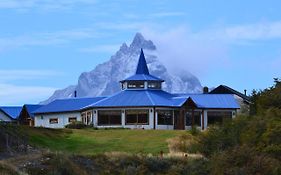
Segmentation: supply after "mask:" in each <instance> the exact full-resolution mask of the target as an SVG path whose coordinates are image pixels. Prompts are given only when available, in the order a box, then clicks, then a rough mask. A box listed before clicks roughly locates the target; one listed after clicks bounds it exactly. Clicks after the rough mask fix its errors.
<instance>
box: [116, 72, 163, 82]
mask: <svg viewBox="0 0 281 175" xmlns="http://www.w3.org/2000/svg"><path fill="white" fill-rule="evenodd" d="M124 81H162V82H163V81H164V80H162V79H160V78H157V77H155V76H153V75H146V74H135V75H133V76H130V77H128V78H126V79H125V80H122V81H121V82H124Z"/></svg>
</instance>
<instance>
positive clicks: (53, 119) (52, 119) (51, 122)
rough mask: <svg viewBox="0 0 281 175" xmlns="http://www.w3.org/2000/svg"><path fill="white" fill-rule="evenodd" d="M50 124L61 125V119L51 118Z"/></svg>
mask: <svg viewBox="0 0 281 175" xmlns="http://www.w3.org/2000/svg"><path fill="white" fill-rule="evenodd" d="M49 123H50V124H57V123H59V119H58V118H50V120H49Z"/></svg>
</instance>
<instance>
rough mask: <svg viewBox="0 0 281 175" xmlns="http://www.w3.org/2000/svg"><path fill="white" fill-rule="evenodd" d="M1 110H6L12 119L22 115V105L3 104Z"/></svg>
mask: <svg viewBox="0 0 281 175" xmlns="http://www.w3.org/2000/svg"><path fill="white" fill-rule="evenodd" d="M0 110H1V111H2V112H4V113H5V114H6V115H7V116H9V117H10V118H11V119H14V120H15V119H17V118H18V117H19V115H20V112H21V110H22V107H20V106H1V107H0Z"/></svg>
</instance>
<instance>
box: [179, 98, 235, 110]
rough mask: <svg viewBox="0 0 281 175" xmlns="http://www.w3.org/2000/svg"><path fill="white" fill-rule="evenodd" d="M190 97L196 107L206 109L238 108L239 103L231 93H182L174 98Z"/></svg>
mask: <svg viewBox="0 0 281 175" xmlns="http://www.w3.org/2000/svg"><path fill="white" fill-rule="evenodd" d="M184 97H190V99H191V100H192V101H193V102H194V103H195V104H196V106H197V108H208V109H223V108H225V109H238V108H240V106H239V104H238V103H237V101H236V100H235V98H234V96H233V95H231V94H186V95H184V94H182V95H177V97H176V98H184Z"/></svg>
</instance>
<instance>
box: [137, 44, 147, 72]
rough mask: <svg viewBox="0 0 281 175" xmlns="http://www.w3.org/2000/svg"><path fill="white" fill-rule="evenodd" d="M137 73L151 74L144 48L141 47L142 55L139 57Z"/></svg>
mask: <svg viewBox="0 0 281 175" xmlns="http://www.w3.org/2000/svg"><path fill="white" fill-rule="evenodd" d="M136 74H145V75H149V71H148V68H147V63H146V60H145V57H144V54H143V50H142V49H141V53H140V57H139V62H138V66H137V71H136Z"/></svg>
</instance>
